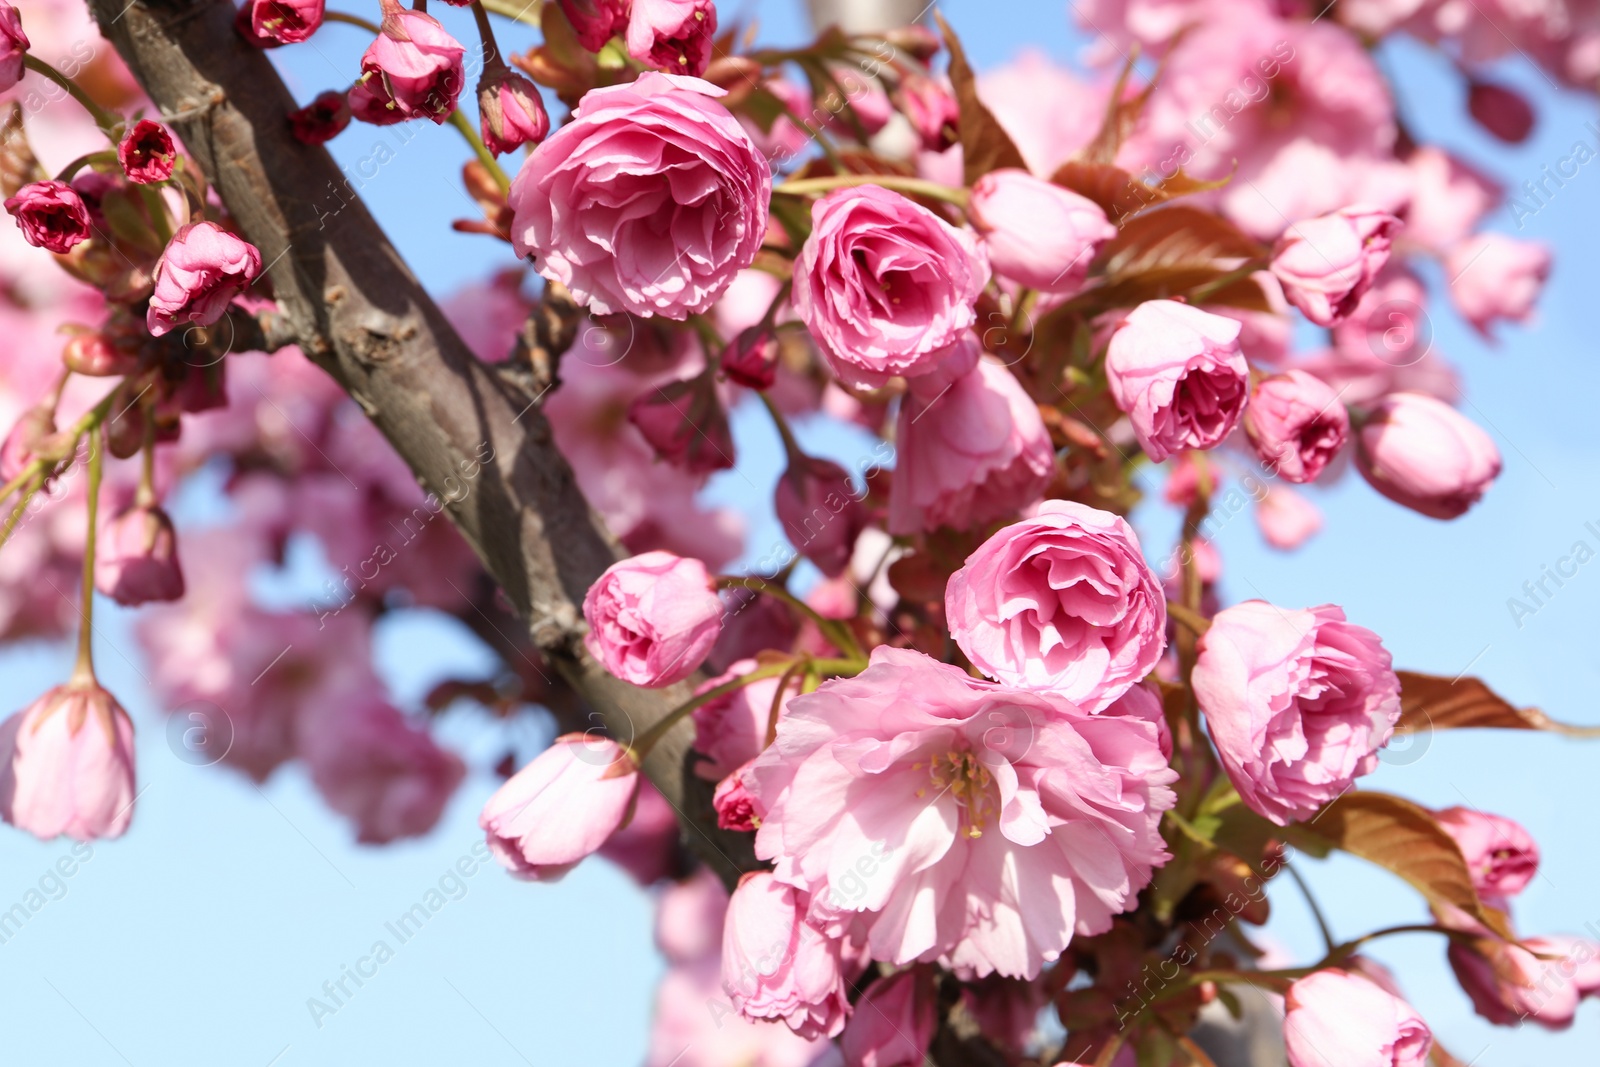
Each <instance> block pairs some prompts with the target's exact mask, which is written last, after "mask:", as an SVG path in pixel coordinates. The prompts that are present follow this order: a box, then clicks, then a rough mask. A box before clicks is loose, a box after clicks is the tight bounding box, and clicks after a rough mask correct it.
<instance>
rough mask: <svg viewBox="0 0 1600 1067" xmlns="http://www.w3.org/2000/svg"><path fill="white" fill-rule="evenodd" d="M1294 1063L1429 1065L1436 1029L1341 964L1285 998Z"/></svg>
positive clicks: (1304, 1066) (1305, 1066) (1295, 1066)
mask: <svg viewBox="0 0 1600 1067" xmlns="http://www.w3.org/2000/svg"><path fill="white" fill-rule="evenodd" d="M1285 1005H1286V1007H1287V1008H1288V1014H1287V1015H1285V1016H1284V1020H1283V1033H1284V1039H1285V1040H1286V1042H1287V1043H1288V1046H1289V1067H1326V1065H1327V1064H1330V1063H1337V1064H1339V1065H1340V1067H1423V1065H1424V1064H1425V1063H1427V1062H1428V1050H1429V1049H1430V1048H1432V1047H1433V1033H1432V1032H1431V1031H1430V1030H1429V1029H1428V1024H1427V1023H1425V1022H1423V1021H1422V1016H1420V1015H1418V1014H1417V1010H1416V1009H1415V1008H1413V1007H1412V1006H1411V1005H1409V1004H1407V1003H1406V1002H1405V1001H1403V1000H1401V999H1400V998H1399V997H1396V996H1394V995H1393V994H1390V993H1386V992H1384V991H1383V990H1382V989H1380V988H1378V986H1377V985H1376V984H1374V983H1373V982H1372V981H1370V980H1369V979H1366V978H1363V977H1361V976H1359V975H1355V974H1351V973H1350V972H1348V971H1341V970H1338V969H1336V968H1328V969H1326V970H1321V971H1318V972H1316V973H1315V974H1312V975H1309V976H1308V977H1305V978H1301V979H1300V980H1299V981H1297V982H1295V983H1294V985H1292V986H1290V987H1289V994H1288V996H1287V997H1286V998H1285Z"/></svg>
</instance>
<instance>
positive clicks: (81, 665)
mask: <svg viewBox="0 0 1600 1067" xmlns="http://www.w3.org/2000/svg"><path fill="white" fill-rule="evenodd" d="M101 447H102V446H101V443H100V427H98V426H96V427H95V428H94V429H93V430H90V431H89V515H88V518H87V520H86V522H87V524H88V530H87V533H86V539H85V542H84V547H83V604H82V607H80V608H79V614H80V615H81V616H82V618H81V619H80V620H79V623H78V661H77V663H76V664H75V665H74V666H73V668H72V680H73V681H75V682H92V681H93V680H94V550H95V541H96V539H97V538H98V536H99V533H100V529H99V525H98V513H99V511H100V471H101V465H102V458H103V457H102V455H101Z"/></svg>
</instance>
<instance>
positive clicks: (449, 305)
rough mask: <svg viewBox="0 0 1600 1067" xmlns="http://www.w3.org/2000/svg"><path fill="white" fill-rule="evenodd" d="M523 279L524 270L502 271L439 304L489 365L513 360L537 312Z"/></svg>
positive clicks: (474, 351)
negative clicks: (515, 348)
mask: <svg viewBox="0 0 1600 1067" xmlns="http://www.w3.org/2000/svg"><path fill="white" fill-rule="evenodd" d="M523 278H524V275H523V272H522V271H521V270H505V271H501V272H500V273H498V274H496V275H494V276H493V277H491V278H489V279H488V280H487V281H484V282H473V283H470V284H468V285H465V286H463V287H462V288H460V289H457V290H456V291H455V292H453V293H451V294H450V295H449V296H448V297H446V298H445V299H444V300H441V301H440V302H439V310H440V311H443V312H444V317H445V318H447V319H449V320H450V325H452V326H454V327H455V328H456V332H457V333H459V334H460V335H461V339H462V340H463V341H465V342H466V343H467V347H468V348H470V349H472V353H473V355H475V356H477V357H478V358H479V359H481V360H483V361H484V362H485V363H504V362H505V361H506V360H507V359H508V358H510V356H511V350H512V347H513V346H514V345H515V344H516V338H517V332H518V331H519V330H521V329H522V325H523V323H525V322H527V321H528V313H529V312H530V311H532V310H533V307H534V304H533V301H532V300H529V299H528V297H527V294H525V293H524V292H523V291H522V283H523ZM563 384H565V383H563ZM551 396H552V397H553V396H554V393H552V394H551Z"/></svg>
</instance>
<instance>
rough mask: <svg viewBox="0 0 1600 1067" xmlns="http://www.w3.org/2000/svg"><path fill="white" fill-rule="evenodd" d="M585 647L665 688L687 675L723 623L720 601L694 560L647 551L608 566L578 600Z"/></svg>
mask: <svg viewBox="0 0 1600 1067" xmlns="http://www.w3.org/2000/svg"><path fill="white" fill-rule="evenodd" d="M583 616H584V618H585V619H586V620H587V621H588V623H589V633H588V634H587V635H585V637H584V645H585V646H586V647H587V648H588V649H589V653H590V655H592V656H594V657H595V658H596V659H598V660H599V661H600V662H601V663H602V664H604V665H605V668H606V670H608V671H610V672H611V673H612V674H615V675H616V676H617V677H618V678H621V679H623V680H624V681H628V682H632V683H633V684H634V685H643V686H664V685H671V684H672V683H673V682H677V681H681V680H682V679H684V678H687V677H688V676H689V675H690V674H693V673H694V671H695V669H696V668H698V667H699V666H700V664H701V662H702V661H703V660H704V659H705V658H706V653H708V652H710V651H711V646H712V645H713V644H715V643H716V640H717V633H718V632H719V631H720V630H721V625H722V602H721V601H720V600H718V599H717V594H716V591H715V588H714V586H713V584H712V581H711V574H710V572H709V571H707V570H706V568H705V564H703V563H701V562H700V561H699V560H697V559H683V558H681V557H679V556H674V555H673V554H672V553H670V552H646V553H644V554H643V555H639V556H634V557H633V558H632V559H625V560H623V561H622V562H620V563H614V564H612V565H611V566H610V567H609V568H608V569H607V570H606V572H605V574H603V575H601V576H600V577H599V578H598V579H596V581H595V583H594V585H592V586H590V587H589V592H588V594H587V595H586V596H584V598H583Z"/></svg>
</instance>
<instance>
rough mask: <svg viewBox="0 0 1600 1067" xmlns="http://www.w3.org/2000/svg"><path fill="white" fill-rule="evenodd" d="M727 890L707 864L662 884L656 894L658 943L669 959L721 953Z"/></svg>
mask: <svg viewBox="0 0 1600 1067" xmlns="http://www.w3.org/2000/svg"><path fill="white" fill-rule="evenodd" d="M727 914H728V890H727V887H726V886H724V885H723V884H722V879H721V878H719V877H717V875H716V874H715V873H714V872H712V870H711V869H710V868H708V867H700V868H698V869H697V870H696V871H695V872H694V873H693V874H691V875H690V876H689V877H687V878H685V879H683V880H682V881H680V882H672V883H670V884H668V885H664V886H662V887H661V895H660V896H659V897H657V898H656V922H655V941H656V947H657V948H658V949H660V950H661V954H662V955H663V956H665V957H666V958H667V962H668V963H672V964H685V963H698V962H701V961H703V960H710V961H711V962H713V963H716V962H717V961H718V960H719V959H720V958H721V956H722V951H721V948H722V926H723V921H724V918H725V917H726V916H727Z"/></svg>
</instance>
